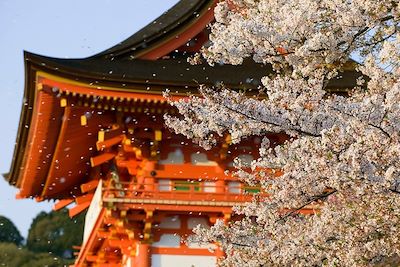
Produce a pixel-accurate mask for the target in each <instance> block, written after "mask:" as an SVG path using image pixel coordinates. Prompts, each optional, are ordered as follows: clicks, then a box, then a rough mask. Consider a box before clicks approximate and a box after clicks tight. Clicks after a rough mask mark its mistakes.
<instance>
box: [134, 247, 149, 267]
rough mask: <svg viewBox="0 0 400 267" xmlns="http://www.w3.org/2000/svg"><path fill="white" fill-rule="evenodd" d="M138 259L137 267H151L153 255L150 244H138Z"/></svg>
mask: <svg viewBox="0 0 400 267" xmlns="http://www.w3.org/2000/svg"><path fill="white" fill-rule="evenodd" d="M136 249H137V252H136V253H137V254H136V255H137V257H136V265H135V267H150V266H151V253H150V249H151V247H150V244H144V243H138V244H137V248H136Z"/></svg>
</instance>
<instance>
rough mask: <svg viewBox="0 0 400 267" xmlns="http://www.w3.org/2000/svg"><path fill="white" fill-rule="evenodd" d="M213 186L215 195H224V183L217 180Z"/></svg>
mask: <svg viewBox="0 0 400 267" xmlns="http://www.w3.org/2000/svg"><path fill="white" fill-rule="evenodd" d="M215 186H216V190H215V192H216V193H225V187H226V184H225V181H224V180H222V179H218V180H217V181H215Z"/></svg>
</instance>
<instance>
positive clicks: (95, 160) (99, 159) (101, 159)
mask: <svg viewBox="0 0 400 267" xmlns="http://www.w3.org/2000/svg"><path fill="white" fill-rule="evenodd" d="M113 158H115V154H113V153H104V154H101V155H98V156H95V157H91V158H90V164H91V166H92V167H96V166H99V165H101V164H103V163H105V162H107V161H109V160H112V159H113Z"/></svg>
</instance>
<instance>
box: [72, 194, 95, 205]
mask: <svg viewBox="0 0 400 267" xmlns="http://www.w3.org/2000/svg"><path fill="white" fill-rule="evenodd" d="M93 195H94V194H93V193H92V194H86V195H83V196H79V197H77V198H76V199H75V202H76V204H78V205H81V204H83V203H86V202H90V201H92V198H93Z"/></svg>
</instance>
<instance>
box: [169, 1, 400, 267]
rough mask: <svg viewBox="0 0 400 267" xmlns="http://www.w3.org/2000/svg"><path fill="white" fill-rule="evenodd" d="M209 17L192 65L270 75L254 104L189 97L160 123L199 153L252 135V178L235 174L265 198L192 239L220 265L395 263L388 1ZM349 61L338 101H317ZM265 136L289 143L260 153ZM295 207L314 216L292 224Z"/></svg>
mask: <svg viewBox="0 0 400 267" xmlns="http://www.w3.org/2000/svg"><path fill="white" fill-rule="evenodd" d="M215 12H216V15H215V18H216V22H215V23H214V24H213V25H212V27H211V35H210V41H211V45H210V46H209V47H208V48H203V56H204V58H205V59H206V60H207V61H208V62H209V63H210V64H214V63H223V64H241V63H242V62H243V60H244V59H245V58H247V57H252V58H253V59H254V60H255V61H257V62H260V63H264V64H271V65H272V67H273V69H274V71H275V72H274V75H270V76H268V77H264V78H263V79H262V85H263V86H262V88H261V89H260V92H259V93H258V94H257V95H255V96H253V95H249V94H247V93H246V92H240V91H236V90H234V88H232V89H229V88H225V87H221V88H210V87H206V86H201V87H200V96H190V97H189V98H188V99H182V100H179V101H176V102H174V101H172V100H171V101H170V102H171V104H172V105H174V106H175V107H176V108H177V109H178V110H179V112H180V114H181V116H180V117H173V116H166V122H167V125H168V126H169V127H171V128H172V129H174V130H175V131H176V132H177V133H181V134H184V135H185V136H187V137H189V138H191V139H193V140H194V141H196V142H198V143H199V144H200V145H202V146H203V147H205V148H207V149H210V148H211V147H212V146H213V145H215V144H217V142H218V140H219V138H220V136H223V135H224V134H226V133H230V134H231V137H232V141H233V143H239V142H240V141H241V140H242V139H243V138H246V137H249V136H255V135H258V136H262V137H263V141H262V143H261V148H260V153H259V154H260V157H259V158H258V159H255V160H254V161H253V162H252V163H251V170H252V171H251V172H248V169H240V167H241V166H240V164H239V166H238V167H239V169H238V171H237V172H236V175H237V176H238V177H239V178H240V179H243V180H244V181H245V182H248V183H250V184H252V183H253V184H254V183H259V184H260V185H261V187H262V188H263V191H264V192H267V193H268V196H267V197H262V196H261V195H258V196H256V197H255V198H254V201H253V202H251V203H249V204H248V205H246V206H245V207H242V208H239V207H237V208H235V212H236V213H238V214H243V215H244V218H243V219H242V220H239V221H233V222H231V223H229V224H224V223H223V222H222V221H220V222H218V223H217V224H215V225H214V226H213V227H211V229H201V228H199V229H197V230H196V231H197V234H198V235H197V236H196V239H197V240H200V241H204V242H210V241H211V242H217V243H219V244H220V245H221V247H222V248H223V250H224V251H225V252H226V257H225V259H224V260H223V261H222V262H221V265H222V266H320V265H326V266H368V265H373V264H377V263H381V262H382V261H384V260H385V259H387V258H389V257H392V256H394V255H400V251H399V248H400V240H399V235H398V233H399V232H400V194H399V192H400V160H399V159H400V66H399V62H400V34H399V31H400V4H399V2H398V1H389V0H381V1H374V0H349V1H343V0H320V1H315V0H258V1H256V0H254V1H250V0H229V1H223V2H220V3H218V5H217V7H216V9H215ZM352 55H357V57H358V59H359V61H360V64H359V65H358V67H357V69H358V70H359V71H360V75H361V74H362V75H363V77H361V78H360V79H358V81H357V86H356V87H355V88H349V91H348V96H341V95H338V94H335V93H328V92H327V91H326V84H327V83H328V82H329V80H330V79H334V78H335V76H337V75H338V73H339V72H340V71H341V70H343V69H344V68H346V67H348V64H349V60H350V57H351V56H352ZM196 61H197V60H196ZM269 133H286V134H288V135H289V136H290V137H291V138H290V140H288V141H287V142H286V143H284V144H282V145H279V146H276V147H274V148H272V147H270V143H269V142H268V140H266V139H265V136H266V134H269ZM239 163H240V162H239ZM276 171H279V172H282V175H276V174H274V172H275V173H277V172H276ZM305 207H308V208H310V207H311V208H315V209H316V210H315V214H314V215H302V214H299V213H298V211H299V210H300V209H302V208H305Z"/></svg>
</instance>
